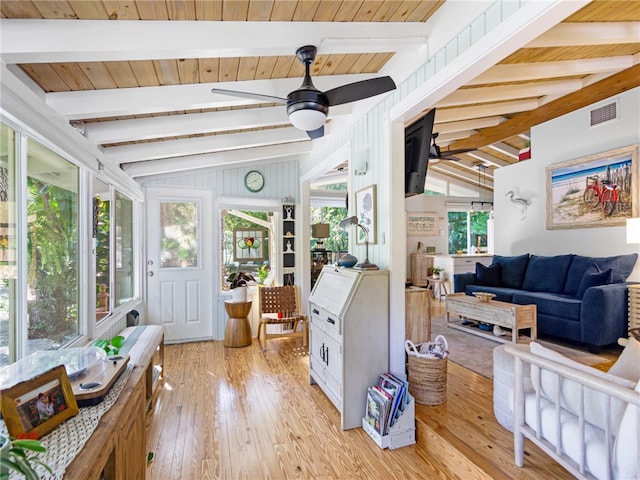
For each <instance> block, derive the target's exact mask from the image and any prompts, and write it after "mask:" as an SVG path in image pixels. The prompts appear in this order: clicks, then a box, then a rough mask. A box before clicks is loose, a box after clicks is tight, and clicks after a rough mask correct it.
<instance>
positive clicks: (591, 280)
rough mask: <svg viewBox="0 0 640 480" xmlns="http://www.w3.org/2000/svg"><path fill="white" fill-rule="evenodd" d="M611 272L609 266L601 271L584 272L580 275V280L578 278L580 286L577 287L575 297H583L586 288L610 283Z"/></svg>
mask: <svg viewBox="0 0 640 480" xmlns="http://www.w3.org/2000/svg"><path fill="white" fill-rule="evenodd" d="M611 273H612V270H611V269H610V268H608V269H607V270H604V271H603V272H585V274H584V275H583V276H582V280H580V286H579V287H578V292H577V293H576V297H577V298H582V297H584V293H585V292H586V291H587V289H588V288H591V287H598V286H600V285H607V284H609V283H611V277H612V275H611Z"/></svg>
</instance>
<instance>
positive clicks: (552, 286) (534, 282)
mask: <svg viewBox="0 0 640 480" xmlns="http://www.w3.org/2000/svg"><path fill="white" fill-rule="evenodd" d="M571 258H572V256H571V255H556V256H553V257H541V256H538V255H531V256H530V257H529V263H528V264H527V270H526V272H525V274H524V280H523V282H522V289H523V290H529V291H531V292H550V293H562V292H563V290H564V284H565V279H566V277H567V270H568V269H569V264H570V263H571Z"/></svg>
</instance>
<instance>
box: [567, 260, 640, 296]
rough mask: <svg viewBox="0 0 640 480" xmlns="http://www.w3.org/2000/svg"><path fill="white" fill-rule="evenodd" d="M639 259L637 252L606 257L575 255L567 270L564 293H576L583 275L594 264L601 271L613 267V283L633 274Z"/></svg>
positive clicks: (591, 269)
mask: <svg viewBox="0 0 640 480" xmlns="http://www.w3.org/2000/svg"><path fill="white" fill-rule="evenodd" d="M637 260H638V254H637V253H631V254H628V255H617V256H614V257H604V258H599V257H585V256H582V255H574V256H573V260H572V261H571V265H570V266H569V271H568V272H567V281H566V282H565V285H564V293H566V294H567V295H575V294H576V292H577V291H578V287H579V286H580V281H581V280H582V276H583V275H584V273H585V272H586V271H587V270H590V271H593V269H594V265H596V266H597V268H598V269H599V270H601V271H602V270H607V269H608V268H611V270H612V271H613V278H612V280H611V281H612V283H621V282H625V281H626V280H627V278H628V277H629V275H631V272H632V271H633V267H634V266H635V264H636V261H637Z"/></svg>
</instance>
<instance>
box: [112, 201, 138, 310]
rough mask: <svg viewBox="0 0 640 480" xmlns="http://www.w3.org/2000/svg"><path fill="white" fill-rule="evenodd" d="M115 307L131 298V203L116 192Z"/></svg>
mask: <svg viewBox="0 0 640 480" xmlns="http://www.w3.org/2000/svg"><path fill="white" fill-rule="evenodd" d="M115 203H116V211H115V225H116V259H115V263H116V268H115V291H116V296H115V306H118V305H122V304H123V303H126V302H128V301H129V300H131V299H132V298H133V281H134V278H133V201H131V200H130V199H129V198H127V197H125V196H124V195H122V194H121V193H120V192H117V191H116V194H115Z"/></svg>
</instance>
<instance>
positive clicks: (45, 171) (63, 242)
mask: <svg viewBox="0 0 640 480" xmlns="http://www.w3.org/2000/svg"><path fill="white" fill-rule="evenodd" d="M27 189H28V192H27V277H28V278H27V312H28V322H29V323H28V325H29V326H28V339H29V344H28V352H29V353H31V352H34V351H36V350H42V349H52V348H58V347H60V346H61V345H64V344H65V343H67V342H68V341H70V340H71V339H72V338H73V337H75V336H76V335H77V334H78V168H77V167H76V166H74V165H73V164H71V163H70V162H68V161H67V160H65V159H64V158H62V157H60V156H58V155H57V154H55V153H53V152H52V151H50V150H49V149H47V148H46V147H44V146H42V145H40V144H39V143H37V142H35V141H33V140H29V141H28V145H27Z"/></svg>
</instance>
